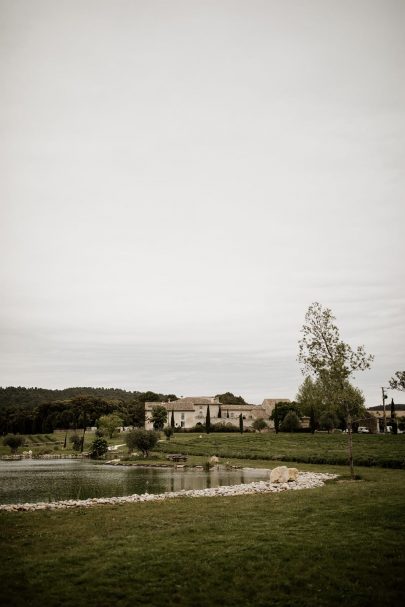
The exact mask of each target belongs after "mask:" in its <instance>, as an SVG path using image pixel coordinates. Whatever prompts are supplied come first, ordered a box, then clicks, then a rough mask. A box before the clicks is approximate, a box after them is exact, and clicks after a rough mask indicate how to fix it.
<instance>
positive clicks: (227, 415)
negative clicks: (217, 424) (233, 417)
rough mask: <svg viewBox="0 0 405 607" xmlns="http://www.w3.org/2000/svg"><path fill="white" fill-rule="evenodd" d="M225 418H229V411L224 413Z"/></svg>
mask: <svg viewBox="0 0 405 607" xmlns="http://www.w3.org/2000/svg"><path fill="white" fill-rule="evenodd" d="M226 417H229V409H228V410H227V412H226Z"/></svg>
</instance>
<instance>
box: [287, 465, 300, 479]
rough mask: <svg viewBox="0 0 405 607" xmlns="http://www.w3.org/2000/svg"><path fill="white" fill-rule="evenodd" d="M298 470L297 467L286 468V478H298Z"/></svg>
mask: <svg viewBox="0 0 405 607" xmlns="http://www.w3.org/2000/svg"><path fill="white" fill-rule="evenodd" d="M299 474H300V473H299V471H298V469H297V468H288V480H289V481H296V480H298V476H299Z"/></svg>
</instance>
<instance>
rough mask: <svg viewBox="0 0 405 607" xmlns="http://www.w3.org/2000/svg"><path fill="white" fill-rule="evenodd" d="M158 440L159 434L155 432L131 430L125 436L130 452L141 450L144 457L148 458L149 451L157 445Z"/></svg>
mask: <svg viewBox="0 0 405 607" xmlns="http://www.w3.org/2000/svg"><path fill="white" fill-rule="evenodd" d="M158 440H159V433H158V432H155V431H154V430H143V429H139V430H130V431H129V432H127V433H126V435H125V442H126V444H127V447H128V451H130V452H131V451H133V450H134V449H139V451H141V452H142V454H143V456H144V457H148V455H149V451H151V450H152V449H153V447H155V446H156V445H157V442H158Z"/></svg>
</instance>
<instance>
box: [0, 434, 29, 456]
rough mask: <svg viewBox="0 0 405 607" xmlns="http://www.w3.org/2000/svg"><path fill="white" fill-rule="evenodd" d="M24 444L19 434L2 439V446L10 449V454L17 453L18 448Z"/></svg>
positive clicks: (8, 435)
mask: <svg viewBox="0 0 405 607" xmlns="http://www.w3.org/2000/svg"><path fill="white" fill-rule="evenodd" d="M24 443H25V440H24V437H23V436H20V435H19V434H7V436H5V437H4V438H3V445H6V447H10V450H11V453H17V451H18V447H22V446H23V445H24Z"/></svg>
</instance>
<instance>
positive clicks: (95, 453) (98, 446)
mask: <svg viewBox="0 0 405 607" xmlns="http://www.w3.org/2000/svg"><path fill="white" fill-rule="evenodd" d="M107 451H108V443H107V441H106V440H105V438H103V437H101V436H97V438H95V439H94V441H93V442H92V443H91V445H90V450H89V453H90V457H92V458H93V459H97V458H98V457H102V456H103V455H105V454H106V453H107Z"/></svg>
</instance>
